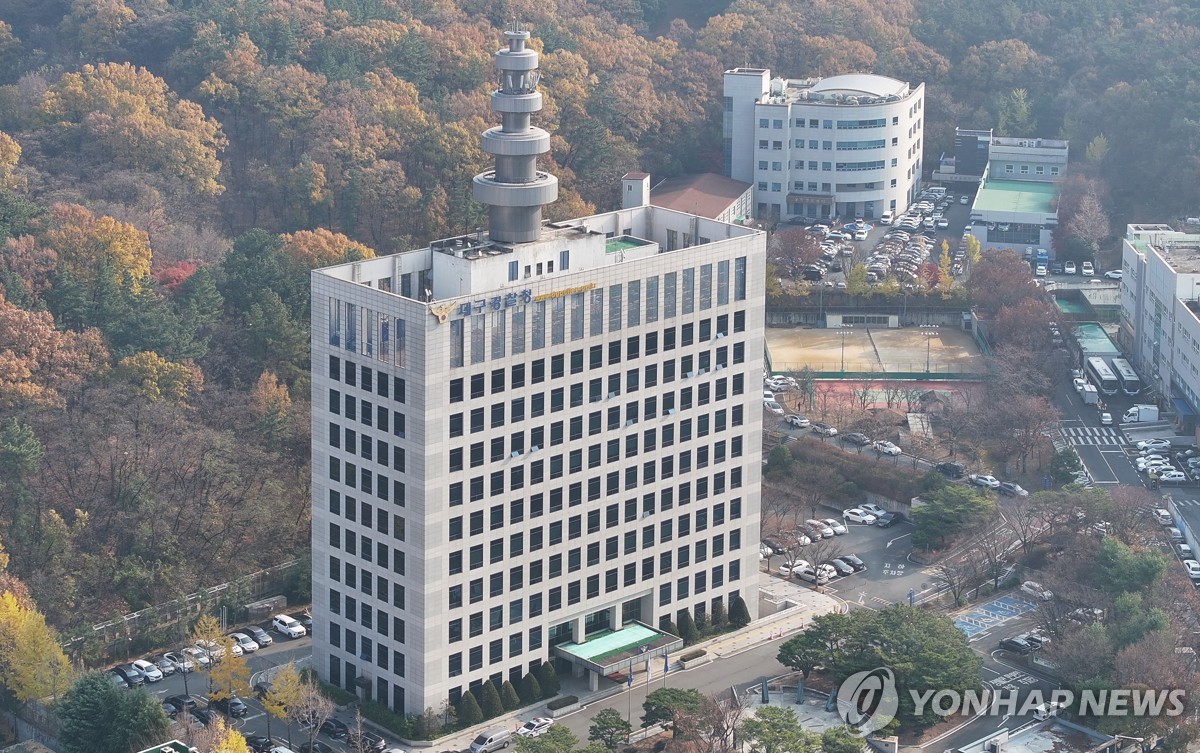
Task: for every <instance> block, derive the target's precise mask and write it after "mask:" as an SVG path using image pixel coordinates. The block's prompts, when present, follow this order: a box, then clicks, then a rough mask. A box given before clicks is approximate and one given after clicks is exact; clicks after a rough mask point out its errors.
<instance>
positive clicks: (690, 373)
mask: <svg viewBox="0 0 1200 753" xmlns="http://www.w3.org/2000/svg"><path fill="white" fill-rule="evenodd" d="M694 376H696V372H694V371H689V372H688V373H687V377H686V378H687V379H691V378H692V377H694Z"/></svg>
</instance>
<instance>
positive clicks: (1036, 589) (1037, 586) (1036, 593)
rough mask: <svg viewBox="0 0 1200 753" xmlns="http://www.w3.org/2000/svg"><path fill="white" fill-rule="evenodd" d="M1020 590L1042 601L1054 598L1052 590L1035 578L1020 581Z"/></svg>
mask: <svg viewBox="0 0 1200 753" xmlns="http://www.w3.org/2000/svg"><path fill="white" fill-rule="evenodd" d="M1021 590H1022V591H1024V592H1025V593H1027V594H1029V595H1030V596H1032V597H1034V598H1036V599H1041V600H1042V601H1050V600H1051V599H1053V598H1054V593H1053V592H1052V591H1050V590H1049V589H1047V588H1046V587H1045V586H1043V585H1042V584H1041V583H1038V582H1037V581H1035V580H1027V581H1025V582H1024V583H1022V584H1021Z"/></svg>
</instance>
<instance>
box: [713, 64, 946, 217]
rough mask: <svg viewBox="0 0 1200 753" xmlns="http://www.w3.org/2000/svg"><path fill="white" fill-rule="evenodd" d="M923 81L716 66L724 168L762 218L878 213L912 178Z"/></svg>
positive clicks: (890, 207) (894, 202)
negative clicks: (746, 189)
mask: <svg viewBox="0 0 1200 753" xmlns="http://www.w3.org/2000/svg"><path fill="white" fill-rule="evenodd" d="M924 109H925V85H924V84H917V85H915V86H913V85H911V84H909V83H907V82H904V81H897V80H896V79H894V78H888V77H887V76H877V75H874V74H861V73H856V74H847V75H843V76H830V77H828V78H810V79H782V78H775V79H772V78H771V71H770V70H769V69H765V68H734V69H733V70H729V71H726V72H725V101H724V111H725V118H724V137H725V142H724V149H725V175H727V176H728V177H731V178H736V179H737V180H742V181H746V182H747V183H750V184H751V185H752V186H754V207H755V216H756V217H758V218H759V219H767V220H788V219H793V218H795V219H811V220H816V219H821V218H831V217H843V218H853V217H865V218H867V219H872V218H878V217H879V216H880V215H882V214H883V213H884V212H887V211H891V212H901V211H903V210H904V209H906V208H907V207H908V205H909V203H910V202H911V201H912V200H913V198H914V196H915V195H916V194H917V192H918V191H919V187H920V183H921V163H922V144H923V139H922V134H923V130H924V129H923V125H924Z"/></svg>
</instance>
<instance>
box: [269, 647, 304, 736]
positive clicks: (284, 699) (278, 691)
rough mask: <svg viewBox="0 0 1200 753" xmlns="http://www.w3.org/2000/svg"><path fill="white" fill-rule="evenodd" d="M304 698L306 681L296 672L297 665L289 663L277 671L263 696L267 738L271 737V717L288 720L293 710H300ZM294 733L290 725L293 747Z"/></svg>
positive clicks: (289, 733)
mask: <svg viewBox="0 0 1200 753" xmlns="http://www.w3.org/2000/svg"><path fill="white" fill-rule="evenodd" d="M303 697H304V680H302V679H301V678H300V673H299V672H297V671H296V665H295V663H293V662H288V663H287V664H284V665H283V666H282V667H280V668H279V669H278V670H276V671H275V674H274V675H272V677H271V684H270V687H269V688H268V689H267V691H266V692H265V693H263V696H262V703H263V708H264V709H266V710H267V737H270V736H271V717H275V718H276V719H283V720H286V719H288V718H289V713H290V712H291V710H292V709H297V708H300V705H301V701H302V699H303ZM291 735H292V731H291V725H290V724H289V725H288V744H289V745H291V742H292V739H291Z"/></svg>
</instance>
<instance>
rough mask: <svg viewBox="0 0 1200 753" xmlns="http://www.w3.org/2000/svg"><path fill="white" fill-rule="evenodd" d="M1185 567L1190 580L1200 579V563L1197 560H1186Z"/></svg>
mask: <svg viewBox="0 0 1200 753" xmlns="http://www.w3.org/2000/svg"><path fill="white" fill-rule="evenodd" d="M1183 566H1184V568H1185V569H1186V570H1187V573H1188V577H1189V578H1200V562H1197V561H1196V560H1184V561H1183Z"/></svg>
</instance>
